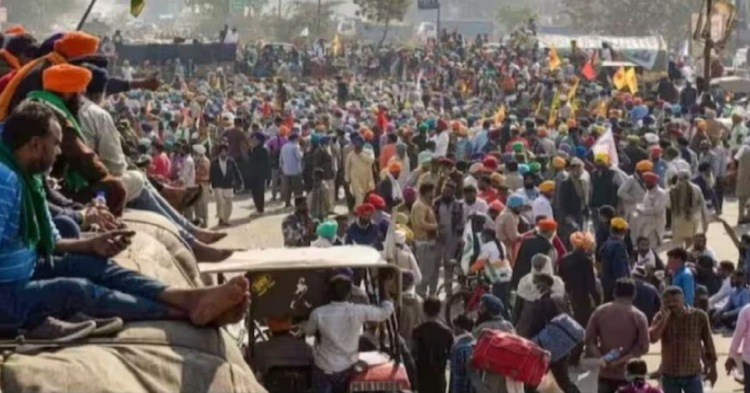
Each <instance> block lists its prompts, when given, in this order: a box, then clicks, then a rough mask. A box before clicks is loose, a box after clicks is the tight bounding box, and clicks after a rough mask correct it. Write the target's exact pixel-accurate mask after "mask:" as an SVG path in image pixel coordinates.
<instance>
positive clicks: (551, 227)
mask: <svg viewBox="0 0 750 393" xmlns="http://www.w3.org/2000/svg"><path fill="white" fill-rule="evenodd" d="M537 226H538V227H539V229H541V230H543V231H548V232H554V231H556V230H557V221H555V220H554V219H552V218H545V219H544V220H540V221H539V223H538V224H537Z"/></svg>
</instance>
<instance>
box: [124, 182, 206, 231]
mask: <svg viewBox="0 0 750 393" xmlns="http://www.w3.org/2000/svg"><path fill="white" fill-rule="evenodd" d="M128 207H130V208H133V209H138V210H146V211H150V212H152V213H156V214H158V215H160V216H162V217H164V218H166V219H167V220H169V221H171V222H172V223H174V224H175V226H177V230H178V231H179V233H180V237H181V238H182V240H183V241H184V242H185V243H187V244H188V245H189V246H192V245H193V244H195V238H194V237H193V235H191V233H192V232H193V231H195V230H196V229H198V228H197V227H196V226H195V225H193V224H191V223H190V221H188V220H187V219H186V218H185V217H183V216H182V214H180V213H178V212H176V211H175V210H174V208H172V206H171V205H170V204H169V202H167V200H166V199H164V197H162V196H161V194H159V192H158V191H156V189H155V188H154V187H153V186H152V185H151V183H149V182H146V184H145V186H144V187H143V191H141V195H138V197H137V198H135V199H133V200H132V201H131V202H130V203H128Z"/></svg>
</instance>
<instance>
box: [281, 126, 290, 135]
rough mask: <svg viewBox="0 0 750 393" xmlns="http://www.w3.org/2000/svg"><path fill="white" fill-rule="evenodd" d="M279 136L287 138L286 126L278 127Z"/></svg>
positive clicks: (287, 129) (287, 130)
mask: <svg viewBox="0 0 750 393" xmlns="http://www.w3.org/2000/svg"><path fill="white" fill-rule="evenodd" d="M279 136H283V137H286V136H289V127H287V126H281V127H279Z"/></svg>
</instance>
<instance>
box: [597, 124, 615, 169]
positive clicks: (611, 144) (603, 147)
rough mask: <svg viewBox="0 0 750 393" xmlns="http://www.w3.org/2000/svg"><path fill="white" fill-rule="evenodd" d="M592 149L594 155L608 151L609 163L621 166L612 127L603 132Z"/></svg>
mask: <svg viewBox="0 0 750 393" xmlns="http://www.w3.org/2000/svg"><path fill="white" fill-rule="evenodd" d="M591 151H593V152H594V155H596V154H597V153H607V155H609V163H610V164H611V165H612V166H619V165H620V159H619V158H618V157H617V145H616V144H615V136H614V135H613V134H612V129H611V128H609V129H607V132H605V133H604V134H602V136H600V137H599V139H597V140H596V143H594V146H592V147H591Z"/></svg>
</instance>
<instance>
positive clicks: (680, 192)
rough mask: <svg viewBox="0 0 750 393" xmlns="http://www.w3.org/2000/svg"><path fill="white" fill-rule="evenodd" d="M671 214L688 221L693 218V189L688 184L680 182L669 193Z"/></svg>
mask: <svg viewBox="0 0 750 393" xmlns="http://www.w3.org/2000/svg"><path fill="white" fill-rule="evenodd" d="M669 198H670V203H671V206H672V214H675V215H683V216H684V217H685V219H687V220H690V219H692V217H693V201H694V199H693V198H694V195H693V188H692V187H690V183H688V182H687V181H684V180H680V181H678V182H677V184H676V185H675V186H674V187H673V188H672V190H670V192H669Z"/></svg>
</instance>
